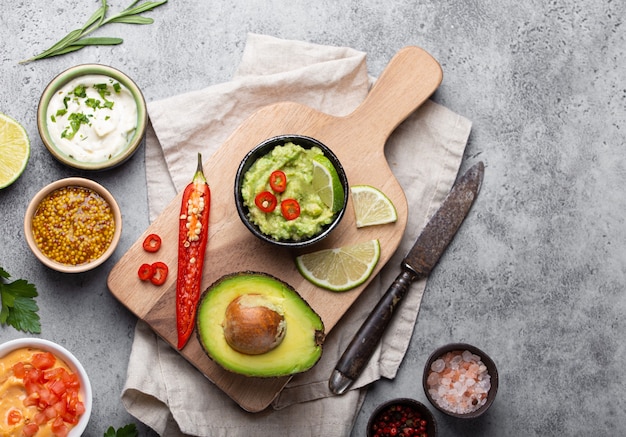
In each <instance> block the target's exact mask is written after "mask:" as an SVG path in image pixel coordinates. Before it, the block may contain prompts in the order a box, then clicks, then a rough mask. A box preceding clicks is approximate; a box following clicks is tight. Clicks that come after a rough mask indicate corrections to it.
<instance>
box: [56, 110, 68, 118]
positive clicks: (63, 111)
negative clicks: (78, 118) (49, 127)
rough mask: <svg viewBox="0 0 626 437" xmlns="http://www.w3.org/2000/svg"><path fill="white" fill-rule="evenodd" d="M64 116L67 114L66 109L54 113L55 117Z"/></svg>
mask: <svg viewBox="0 0 626 437" xmlns="http://www.w3.org/2000/svg"><path fill="white" fill-rule="evenodd" d="M65 114H67V108H66V109H58V110H57V113H56V116H57V117H61V116H63V115H65Z"/></svg>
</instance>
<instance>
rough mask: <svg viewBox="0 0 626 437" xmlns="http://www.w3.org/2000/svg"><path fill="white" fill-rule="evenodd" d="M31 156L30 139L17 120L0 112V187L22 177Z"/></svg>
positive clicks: (6, 185)
mask: <svg viewBox="0 0 626 437" xmlns="http://www.w3.org/2000/svg"><path fill="white" fill-rule="evenodd" d="M29 157H30V141H29V140H28V134H27V133H26V130H25V129H24V128H23V127H22V125H21V124H19V123H18V122H17V121H15V120H13V119H12V118H11V117H8V116H6V115H4V114H2V113H0V189H2V188H6V187H8V186H9V185H11V184H12V183H13V182H15V181H16V180H17V178H19V177H20V175H21V174H22V172H23V171H24V169H25V168H26V164H28V158H29Z"/></svg>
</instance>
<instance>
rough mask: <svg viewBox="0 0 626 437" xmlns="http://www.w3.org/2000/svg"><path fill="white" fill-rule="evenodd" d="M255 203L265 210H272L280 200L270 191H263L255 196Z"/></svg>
mask: <svg viewBox="0 0 626 437" xmlns="http://www.w3.org/2000/svg"><path fill="white" fill-rule="evenodd" d="M254 203H255V205H256V206H257V207H258V208H259V209H260V210H261V211H263V212H272V211H274V208H276V204H277V203H278V200H276V196H274V195H273V194H272V193H270V192H269V191H262V192H260V193H259V194H257V195H256V197H255V198H254Z"/></svg>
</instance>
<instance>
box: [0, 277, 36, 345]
mask: <svg viewBox="0 0 626 437" xmlns="http://www.w3.org/2000/svg"><path fill="white" fill-rule="evenodd" d="M10 277H11V275H9V274H8V273H7V272H6V271H5V270H4V269H3V268H2V267H0V301H2V307H1V308H0V325H10V326H12V327H14V328H15V329H17V330H18V331H23V332H30V333H32V334H40V333H41V323H40V321H39V314H37V311H39V307H38V306H37V302H35V298H36V297H37V296H38V293H37V289H36V288H35V286H34V285H33V284H29V283H28V282H27V281H26V280H24V279H18V280H16V281H13V282H10V283H5V281H4V280H6V279H9V278H10Z"/></svg>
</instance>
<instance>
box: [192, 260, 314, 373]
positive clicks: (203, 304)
mask: <svg viewBox="0 0 626 437" xmlns="http://www.w3.org/2000/svg"><path fill="white" fill-rule="evenodd" d="M242 294H262V295H264V296H265V297H266V298H267V299H268V300H269V301H270V302H272V303H273V304H275V305H277V306H280V307H282V309H283V312H284V317H285V322H286V326H287V327H286V332H285V337H284V339H283V341H282V342H281V343H280V344H279V345H278V346H277V347H276V348H274V349H272V350H271V351H269V352H266V353H264V354H259V355H247V354H243V353H240V352H237V351H236V350H234V349H233V348H232V347H230V345H229V344H228V343H227V342H226V339H225V337H224V330H223V322H224V315H225V313H226V308H227V307H228V304H229V303H230V302H232V301H233V300H234V299H236V298H237V297H239V296H240V295H242ZM196 325H197V335H198V339H199V340H200V343H201V344H202V346H203V348H204V350H205V352H206V353H207V355H208V356H209V357H210V358H211V359H212V360H214V361H215V362H216V363H218V364H219V365H220V366H222V367H223V368H224V369H226V370H229V371H231V372H235V373H239V374H242V375H247V376H255V377H276V376H286V375H293V374H295V373H300V372H304V371H306V370H308V369H310V368H311V367H312V366H313V365H314V364H315V363H317V361H318V360H319V359H320V357H321V355H322V344H321V343H322V341H323V338H324V324H323V322H322V320H321V318H320V317H319V316H318V315H317V314H316V313H315V311H313V309H312V308H311V307H310V306H309V305H308V304H307V302H306V301H304V300H303V299H302V298H301V297H300V295H299V294H298V293H297V292H296V291H295V290H294V289H293V288H291V287H290V286H289V285H287V284H285V283H284V282H282V281H280V280H278V279H277V278H274V277H272V276H270V275H267V274H264V273H256V272H244V273H236V274H232V275H227V276H224V277H223V278H221V279H220V280H218V281H217V282H216V283H215V284H213V285H212V286H211V287H209V288H208V289H207V290H206V291H205V292H204V293H203V295H202V297H201V300H200V303H199V305H198V312H197V315H196Z"/></svg>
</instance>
